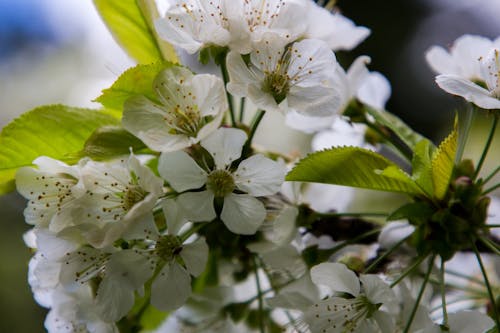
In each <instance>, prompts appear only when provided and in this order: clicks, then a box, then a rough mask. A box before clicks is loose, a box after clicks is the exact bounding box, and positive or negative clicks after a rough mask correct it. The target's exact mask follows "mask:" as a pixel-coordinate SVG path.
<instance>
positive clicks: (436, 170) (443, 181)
mask: <svg viewBox="0 0 500 333" xmlns="http://www.w3.org/2000/svg"><path fill="white" fill-rule="evenodd" d="M457 144H458V125H457V121H456V119H455V126H454V129H453V131H452V132H451V133H450V134H449V135H448V137H446V139H444V140H443V142H441V144H440V145H439V147H438V148H437V149H436V150H435V151H434V154H433V156H432V182H433V184H434V196H435V197H436V198H437V199H438V200H441V199H443V198H444V196H445V195H446V191H447V190H448V185H449V184H450V179H451V176H452V174H453V168H454V166H455V162H454V161H455V154H456V152H457Z"/></svg>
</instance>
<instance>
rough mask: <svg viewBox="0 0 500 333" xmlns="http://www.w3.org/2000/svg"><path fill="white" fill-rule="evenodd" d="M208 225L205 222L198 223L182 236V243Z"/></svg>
mask: <svg viewBox="0 0 500 333" xmlns="http://www.w3.org/2000/svg"><path fill="white" fill-rule="evenodd" d="M205 224H206V223H204V222H196V223H195V224H194V225H193V226H192V227H191V228H190V229H189V230H187V231H185V232H184V233H183V234H182V235H180V236H179V237H180V239H181V242H183V243H184V242H185V241H186V239H188V238H189V237H191V236H192V235H193V234H195V233H196V232H197V231H198V230H200V229H201V228H203V227H204V226H205Z"/></svg>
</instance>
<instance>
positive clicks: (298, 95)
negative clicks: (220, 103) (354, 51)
mask: <svg viewBox="0 0 500 333" xmlns="http://www.w3.org/2000/svg"><path fill="white" fill-rule="evenodd" d="M338 67H339V65H338V63H337V61H336V60H335V55H334V54H333V52H332V51H331V50H330V49H329V48H328V46H327V45H326V44H325V43H324V42H322V41H320V40H314V39H305V40H302V41H300V42H297V43H294V44H292V45H291V46H286V45H285V43H284V41H283V40H282V39H280V37H279V36H277V35H274V34H266V35H265V36H264V39H263V40H262V41H260V42H258V43H256V44H255V49H254V51H253V52H252V53H250V62H249V63H248V65H247V64H246V63H245V61H244V60H243V59H242V57H241V56H240V55H239V54H238V53H236V52H230V53H229V54H228V56H227V69H228V72H229V77H230V82H229V83H228V85H227V89H228V91H229V92H231V93H232V94H233V95H235V96H240V97H249V98H250V100H251V101H252V102H253V103H254V104H255V105H256V106H257V107H259V108H261V109H263V110H273V111H281V112H285V113H286V112H288V111H291V110H295V111H296V112H298V113H300V114H306V115H310V116H323V117H324V116H329V115H332V114H334V113H335V112H336V110H338V108H339V106H340V105H341V103H342V102H343V101H342V99H341V96H340V95H339V92H338V90H337V89H338V88H337V87H336V85H335V84H334V83H335V81H336V77H335V76H336V75H337V68H338Z"/></svg>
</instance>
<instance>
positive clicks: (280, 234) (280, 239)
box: [271, 206, 299, 246]
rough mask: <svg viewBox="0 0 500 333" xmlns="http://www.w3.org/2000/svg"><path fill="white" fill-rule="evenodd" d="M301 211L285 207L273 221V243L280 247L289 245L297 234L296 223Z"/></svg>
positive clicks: (292, 207) (293, 207)
mask: <svg viewBox="0 0 500 333" xmlns="http://www.w3.org/2000/svg"><path fill="white" fill-rule="evenodd" d="M298 215H299V210H298V208H297V207H295V206H285V207H284V208H283V209H282V210H281V211H280V213H279V214H278V216H277V217H276V219H275V220H274V221H273V234H272V239H271V241H272V242H273V243H275V244H277V245H279V246H283V245H286V244H289V243H290V242H291V241H292V240H293V238H294V237H295V235H296V233H297V229H296V224H295V221H296V219H297V216H298Z"/></svg>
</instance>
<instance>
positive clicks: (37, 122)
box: [0, 105, 119, 194]
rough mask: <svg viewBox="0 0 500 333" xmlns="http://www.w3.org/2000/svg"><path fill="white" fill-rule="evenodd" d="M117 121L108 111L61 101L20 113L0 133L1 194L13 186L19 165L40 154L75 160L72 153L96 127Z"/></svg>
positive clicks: (77, 149) (27, 163) (78, 149)
mask: <svg viewBox="0 0 500 333" xmlns="http://www.w3.org/2000/svg"><path fill="white" fill-rule="evenodd" d="M118 123H119V119H117V118H116V117H115V116H113V115H112V114H110V113H108V112H103V111H98V110H90V109H80V108H72V107H68V106H64V105H48V106H42V107H39V108H36V109H34V110H32V111H29V112H27V113H25V114H23V115H22V116H21V117H19V118H17V119H15V120H14V121H13V122H11V123H10V124H8V125H7V126H6V127H4V129H3V130H2V133H1V134H0V194H4V193H7V192H10V191H12V190H14V188H15V187H14V176H15V173H16V170H17V169H18V168H19V167H22V166H28V165H31V164H32V162H33V160H34V159H36V158H37V157H39V156H42V155H43V156H49V157H52V158H56V159H59V160H63V161H66V162H69V163H71V162H76V161H75V160H74V156H75V153H77V152H78V151H80V150H81V149H82V148H83V145H84V143H85V141H86V140H87V138H88V137H89V136H90V135H91V134H92V132H94V131H95V129H96V128H99V127H101V126H104V125H116V124H118Z"/></svg>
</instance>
